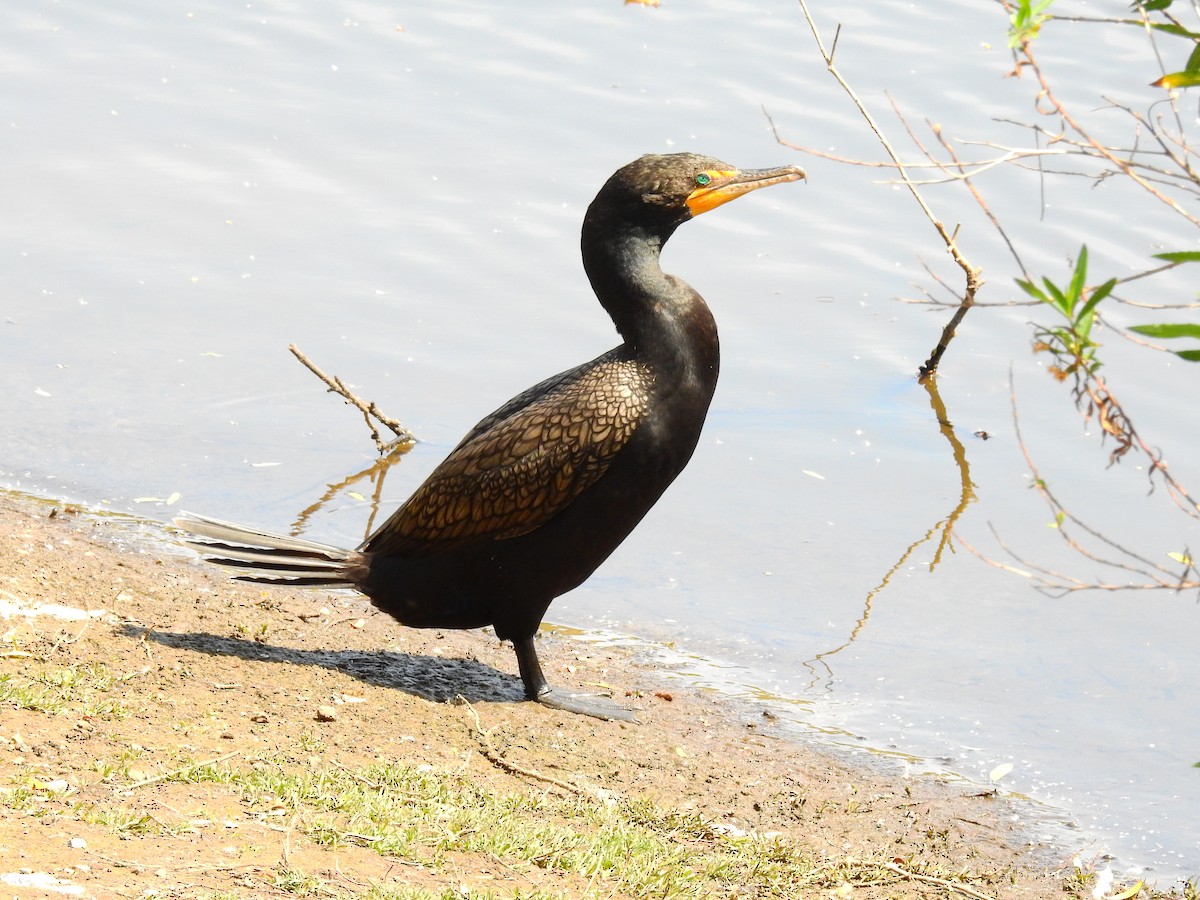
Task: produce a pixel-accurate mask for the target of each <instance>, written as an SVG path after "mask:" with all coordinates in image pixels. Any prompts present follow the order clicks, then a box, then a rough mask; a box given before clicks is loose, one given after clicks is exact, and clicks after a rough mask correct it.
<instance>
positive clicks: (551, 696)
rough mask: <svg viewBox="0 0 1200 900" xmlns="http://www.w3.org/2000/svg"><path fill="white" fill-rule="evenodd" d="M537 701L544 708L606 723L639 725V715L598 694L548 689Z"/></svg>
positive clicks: (539, 695)
mask: <svg viewBox="0 0 1200 900" xmlns="http://www.w3.org/2000/svg"><path fill="white" fill-rule="evenodd" d="M535 699H536V700H537V702H538V703H541V704H542V705H543V706H549V707H551V708H552V709H561V710H565V711H566V712H573V713H579V714H580V715H584V716H592V717H593V718H596V719H604V720H605V721H606V722H632V723H634V724H635V725H636V724H638V718H637V714H636V713H635V712H634V711H633V710H632V709H626V708H625V707H623V706H621V705H620V704H618V703H616V702H614V701H613V700H610V699H609V698H608V697H601V696H600V695H598V694H576V693H573V692H571V691H564V690H563V689H562V688H551V687H547V688H546V690H544V691H542V693H540V694H538V696H537V697H536V698H535Z"/></svg>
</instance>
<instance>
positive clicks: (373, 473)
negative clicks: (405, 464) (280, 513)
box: [288, 442, 416, 541]
mask: <svg viewBox="0 0 1200 900" xmlns="http://www.w3.org/2000/svg"><path fill="white" fill-rule="evenodd" d="M415 446H416V444H415V442H408V443H403V444H397V445H395V446H393V448H392V449H391V451H389V452H388V453H387V454H386V455H384V456H381V457H379V458H378V459H377V460H375V462H373V463H371V465H369V466H367V467H366V468H365V469H363V470H361V471H359V472H355V473H354V474H352V475H347V476H346V477H345V478H343V479H342V480H341V481H335V482H332V483H330V484H329V485H327V486H326V489H325V492H324V493H322V494H321V496H320V498H319V499H318V500H316V501H315V502H314V503H310V504H309V505H308V506H306V507H305V508H304V509H302V510H301V511H300V513H299V514H298V515H297V516H296V518H295V520H293V522H292V527H291V529H290V530H289V532H288V533H289V534H291V535H292V536H293V537H297V536H299V535H301V534H303V533H304V532H305V531H306V530H307V529H308V526H309V523H310V521H311V520H312V517H313V516H314V515H316V514H317V513H318V512H320V511H321V510H322V509H324V508H325V507H326V506H328V505H329V504H330V503H331V502H333V500H334V498H336V497H337V496H338V495H339V494H341V493H342V492H343V491H346V492H350V488H351V487H353V486H354V485H356V484H358V483H359V482H360V481H364V480H365V481H368V482H370V484H371V492H370V494H371V496H370V504H371V514H370V515H369V516H367V524H366V525H365V526H364V528H363V540H364V541H365V540H366V539H367V538H368V537H369V536H370V535H371V533H372V532H374V531H375V519H376V518H377V517H378V515H379V509H380V506H381V504H382V502H383V482H384V479H385V478H386V477H387V473H388V472H389V471H390V470H391V468H392V466H394V465H395V464H396V463H398V462H399V461H400V460H401V458H402V457H404V456H405V455H406V454H407V453H408V451H410V450H411V449H412V448H413V447H415ZM350 496H351V497H353V498H354V499H355V500H360V501H366V500H367V497H366V495H365V493H363V492H350Z"/></svg>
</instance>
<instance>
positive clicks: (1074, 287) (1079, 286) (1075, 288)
mask: <svg viewBox="0 0 1200 900" xmlns="http://www.w3.org/2000/svg"><path fill="white" fill-rule="evenodd" d="M1086 281H1087V244H1084V245H1083V246H1082V247H1080V248H1079V259H1077V260H1076V261H1075V274H1073V275H1072V276H1071V284H1070V285H1069V286H1068V287H1067V297H1068V299H1069V300H1070V301H1071V307H1070V308H1071V310H1072V311H1074V309H1075V304H1076V303H1078V302H1079V298H1080V297H1082V296H1083V285H1084V282H1086Z"/></svg>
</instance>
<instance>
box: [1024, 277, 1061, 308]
mask: <svg viewBox="0 0 1200 900" xmlns="http://www.w3.org/2000/svg"><path fill="white" fill-rule="evenodd" d="M1016 282H1017V287H1019V288H1020V289H1021V290H1023V291H1024V292H1025V293H1027V294H1028V295H1029V296H1030V297H1032V298H1033V299H1034V300H1041V301H1042V302H1043V303H1051V300H1050V298H1049V297H1047V296H1046V295H1045V294H1044V293H1043V292H1042V289H1041V288H1039V287H1038V286H1037V285H1035V284H1033V283H1032V282H1029V281H1022V280H1021V279H1020V278H1018V279H1016ZM1051 305H1053V304H1051Z"/></svg>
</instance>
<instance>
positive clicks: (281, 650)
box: [124, 625, 525, 703]
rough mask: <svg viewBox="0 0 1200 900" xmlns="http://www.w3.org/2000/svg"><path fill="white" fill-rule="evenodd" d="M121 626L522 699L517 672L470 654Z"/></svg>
mask: <svg viewBox="0 0 1200 900" xmlns="http://www.w3.org/2000/svg"><path fill="white" fill-rule="evenodd" d="M124 632H125V634H126V636H128V637H132V638H137V639H144V640H147V641H154V642H155V643H158V644H162V645H163V646H164V647H172V648H174V649H179V650H192V651H194V652H197V653H205V654H208V655H209V656H232V657H236V658H238V659H244V660H247V661H250V662H274V663H289V664H291V665H301V666H320V667H322V668H325V669H336V670H337V671H339V672H345V673H346V674H347V675H350V676H351V677H353V678H357V679H358V680H359V681H361V682H363V683H365V684H370V685H375V686H377V687H385V688H395V689H397V690H401V691H404V692H405V693H406V694H412V695H413V696H416V697H421V698H423V699H425V700H430V701H433V702H435V703H442V702H446V701H450V700H455V699H457V698H458V697H462V698H464V699H465V700H467V701H469V702H471V703H476V702H492V703H505V702H517V701H523V700H524V699H525V692H524V688H523V686H522V684H521V681H520V679H519V678H515V677H514V676H512V675H508V674H506V673H504V672H501V671H499V670H498V669H494V668H492V667H491V666H489V665H486V664H484V663H481V662H479V661H478V660H475V659H450V658H445V657H440V656H420V655H417V654H413V653H404V652H402V651H397V650H378V651H375V652H363V651H358V650H299V649H296V648H295V647H280V646H277V645H274V644H267V643H260V642H259V641H255V640H245V639H242V638H232V637H225V636H223V635H217V634H208V633H206V632H175V631H156V630H154V629H149V628H140V627H137V626H134V625H125V626H124Z"/></svg>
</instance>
